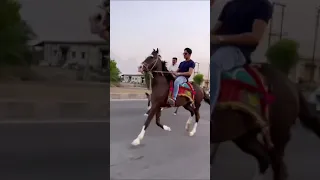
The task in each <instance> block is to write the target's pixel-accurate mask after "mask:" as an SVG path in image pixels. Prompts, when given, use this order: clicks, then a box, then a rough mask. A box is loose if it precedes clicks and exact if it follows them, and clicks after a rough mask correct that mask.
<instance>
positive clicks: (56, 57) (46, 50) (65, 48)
mask: <svg viewBox="0 0 320 180" xmlns="http://www.w3.org/2000/svg"><path fill="white" fill-rule="evenodd" d="M35 47H41V49H42V50H43V60H41V61H40V65H41V66H55V67H57V66H58V67H63V68H66V67H69V66H70V65H79V66H83V67H85V66H89V67H91V68H93V69H107V67H108V62H109V60H108V58H107V56H108V46H107V45H106V43H105V41H86V42H85V41H83V42H79V41H73V42H72V41H69V42H67V41H42V42H40V43H38V44H36V45H35Z"/></svg>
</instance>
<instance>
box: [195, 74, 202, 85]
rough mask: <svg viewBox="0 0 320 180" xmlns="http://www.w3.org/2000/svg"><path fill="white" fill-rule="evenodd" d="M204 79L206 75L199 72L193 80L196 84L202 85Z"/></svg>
mask: <svg viewBox="0 0 320 180" xmlns="http://www.w3.org/2000/svg"><path fill="white" fill-rule="evenodd" d="M203 81H204V76H203V74H197V75H195V76H194V77H193V82H195V83H196V84H198V85H199V86H201V84H202V83H203Z"/></svg>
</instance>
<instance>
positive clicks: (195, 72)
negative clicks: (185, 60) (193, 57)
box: [194, 62, 200, 75]
mask: <svg viewBox="0 0 320 180" xmlns="http://www.w3.org/2000/svg"><path fill="white" fill-rule="evenodd" d="M194 63H195V64H196V65H198V68H197V70H196V71H194V75H196V74H199V66H200V63H198V62H194Z"/></svg>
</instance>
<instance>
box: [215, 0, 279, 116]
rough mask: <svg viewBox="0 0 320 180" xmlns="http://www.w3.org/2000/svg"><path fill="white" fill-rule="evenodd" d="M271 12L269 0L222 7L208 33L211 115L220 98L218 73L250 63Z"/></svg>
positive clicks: (234, 2)
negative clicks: (209, 44) (209, 43)
mask: <svg viewBox="0 0 320 180" xmlns="http://www.w3.org/2000/svg"><path fill="white" fill-rule="evenodd" d="M212 4H213V1H212V2H211V5H212ZM272 11H273V10H272V5H271V3H270V2H269V1H268V0H231V1H229V2H228V3H227V4H226V5H225V6H224V7H223V9H222V12H221V14H220V16H219V18H218V22H217V23H216V24H215V26H214V28H213V29H212V30H211V32H210V34H211V36H210V41H211V58H210V64H211V65H210V80H211V81H210V82H211V83H210V91H211V92H212V93H211V94H210V95H211V96H210V97H211V100H210V102H211V111H212V112H213V110H214V108H215V105H216V103H217V99H218V96H219V91H220V78H221V73H222V72H224V71H228V70H231V69H233V68H235V67H238V66H243V65H245V64H249V63H251V58H250V56H251V54H252V52H254V51H255V49H256V47H257V46H258V45H259V42H260V40H261V39H262V37H263V34H264V32H265V30H266V28H267V25H268V22H269V20H270V19H271V16H272Z"/></svg>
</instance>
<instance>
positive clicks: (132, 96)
mask: <svg viewBox="0 0 320 180" xmlns="http://www.w3.org/2000/svg"><path fill="white" fill-rule="evenodd" d="M110 99H111V100H114V99H146V95H145V94H134V93H112V94H110Z"/></svg>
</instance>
